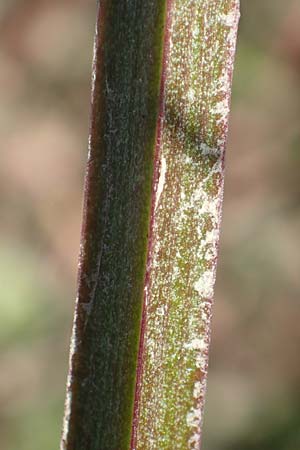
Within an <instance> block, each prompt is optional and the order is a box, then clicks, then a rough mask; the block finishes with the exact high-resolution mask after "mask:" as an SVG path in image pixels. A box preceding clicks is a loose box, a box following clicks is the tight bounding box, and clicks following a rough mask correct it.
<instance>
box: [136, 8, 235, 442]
mask: <svg viewBox="0 0 300 450" xmlns="http://www.w3.org/2000/svg"><path fill="white" fill-rule="evenodd" d="M169 14H170V11H169ZM171 16H172V18H171V20H170V25H171V26H170V52H169V57H168V60H167V65H166V68H165V73H166V78H165V83H164V97H165V106H164V112H163V114H164V117H163V121H162V128H161V135H160V136H159V139H158V142H159V147H160V148H159V150H158V152H157V154H158V155H159V161H157V162H156V164H157V167H160V180H159V182H158V184H159V185H160V186H159V187H157V190H156V197H155V206H154V207H153V209H152V221H151V222H152V226H151V245H150V246H149V254H148V267H147V283H146V290H145V302H144V305H145V306H144V319H143V330H142V340H143V342H142V343H141V345H140V359H139V364H141V365H142V367H140V368H139V378H138V386H137V389H136V392H137V394H136V403H135V418H134V429H133V438H132V446H131V448H132V450H133V449H134V450H157V448H159V449H160V450H164V449H165V450H170V449H172V450H176V449H178V450H182V449H183V448H189V449H195V450H196V449H197V450H199V448H200V443H201V431H202V423H203V408H204V399H205V389H206V380H207V368H208V350H209V343H210V329H211V315H212V301H213V288H214V283H215V275H216V263H217V253H218V242H219V231H220V221H221V208H222V199H223V185H224V154H225V145H226V137H227V130H228V115H229V104H230V90H231V81H232V68H233V59H234V53H235V42H236V33H237V24H238V18H239V2H238V1H237V0H197V1H195V0H174V2H173V4H172V8H171Z"/></svg>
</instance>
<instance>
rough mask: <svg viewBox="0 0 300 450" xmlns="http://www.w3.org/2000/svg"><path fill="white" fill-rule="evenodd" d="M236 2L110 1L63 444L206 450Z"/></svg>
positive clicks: (105, 8)
mask: <svg viewBox="0 0 300 450" xmlns="http://www.w3.org/2000/svg"><path fill="white" fill-rule="evenodd" d="M238 18H239V2H238V0H165V1H162V0H143V1H142V0H126V1H120V0H102V1H101V2H100V7H99V11H98V22H97V27H96V38H95V49H94V65H93V90H92V110H91V129H90V137H89V156H88V165H87V176H86V183H85V201H84V221H83V229H82V241H81V251H80V258H79V276H78V277H79V278H78V296H77V301H76V310H75V317H74V326H73V336H72V342H71V352H70V372H69V377H68V386H67V399H66V408H65V420H64V429H63V437H62V444H61V449H62V450H128V449H129V448H131V449H132V450H176V449H177V450H183V449H197V450H199V448H200V443H201V430H202V421H203V407H204V396H205V387H206V380H207V367H208V349H209V341H210V329H211V314H212V299H213V288H214V282H215V275H216V263H217V251H218V241H219V231H220V220H221V207H222V197H223V184H224V152H225V144H226V137H227V130H228V114H229V104H230V90H231V81H232V69H233V59H234V52H235V42H236V33H237V25H238Z"/></svg>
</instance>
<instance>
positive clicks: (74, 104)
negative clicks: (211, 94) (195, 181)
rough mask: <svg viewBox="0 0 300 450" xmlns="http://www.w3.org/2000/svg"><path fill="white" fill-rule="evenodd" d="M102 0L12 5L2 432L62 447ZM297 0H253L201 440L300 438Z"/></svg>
mask: <svg viewBox="0 0 300 450" xmlns="http://www.w3.org/2000/svg"><path fill="white" fill-rule="evenodd" d="M95 11H96V1H95V0H72V1H71V0H59V1H58V0H52V1H51V2H49V1H47V0H0V91H1V102H0V136H1V152H0V201H1V217H0V308H1V314H0V352H1V370H0V436H1V449H2V450H41V449H43V450H53V449H55V448H58V447H59V438H60V429H61V422H62V414H63V403H64V394H65V381H66V374H67V363H68V346H69V337H70V329H71V322H72V315H73V306H74V299H75V287H76V269H77V254H78V248H79V233H80V222H81V204H82V187H83V176H84V169H85V162H86V156H87V136H88V113H89V99H90V73H91V60H92V44H93V34H94V22H95ZM299 24H300V3H299V1H298V0H284V1H282V0H264V1H261V0H244V1H243V0H242V19H241V24H240V33H239V43H238V52H237V60H236V66H235V74H234V86H233V100H232V114H231V126H230V137H229V143H228V151H227V173H226V184H225V202H224V216H223V229H222V241H221V250H220V263H219V267H218V278H217V287H216V296H215V309H214V320H213V336H212V351H211V358H210V373H209V384H208V396H207V407H206V417H205V427H204V442H203V450H258V449H259V450H271V449H272V450H298V449H299V448H300V351H299V349H300V325H299V324H300V276H299V275H300V273H299V269H300V251H299V250H300V244H299V242H300V237H299V236H300V178H299V172H300V126H299V125H300V26H299Z"/></svg>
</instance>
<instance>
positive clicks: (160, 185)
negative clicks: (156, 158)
mask: <svg viewBox="0 0 300 450" xmlns="http://www.w3.org/2000/svg"><path fill="white" fill-rule="evenodd" d="M166 172H167V161H166V158H165V157H164V156H162V158H161V167H160V173H159V180H158V185H157V192H156V198H155V209H156V208H157V206H158V203H159V199H160V196H161V194H162V191H163V189H164V184H165V180H166Z"/></svg>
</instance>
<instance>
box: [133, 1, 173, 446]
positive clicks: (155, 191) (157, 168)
mask: <svg viewBox="0 0 300 450" xmlns="http://www.w3.org/2000/svg"><path fill="white" fill-rule="evenodd" d="M172 3H173V0H166V22H165V28H164V29H165V32H164V39H163V52H162V54H163V58H162V71H161V82H160V94H159V110H158V119H157V131H156V139H155V156H154V170H153V181H152V194H151V213H150V224H149V233H148V246H147V264H146V274H145V281H144V297H143V308H142V320H141V332H140V339H139V352H138V363H137V376H136V386H135V398H134V411H133V421H132V431H131V445H130V449H131V450H135V447H136V445H137V429H138V419H139V405H140V396H141V387H142V377H143V365H144V361H143V355H144V334H145V328H146V320H147V317H146V310H147V305H146V296H147V294H146V293H147V289H148V288H149V278H150V270H151V256H152V241H153V225H154V218H155V206H156V203H157V200H158V196H159V180H160V175H161V173H162V170H163V168H162V167H161V164H160V149H161V138H162V129H163V121H164V112H165V84H166V70H167V62H168V56H169V50H170V48H169V45H170V26H171V8H172Z"/></svg>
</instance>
